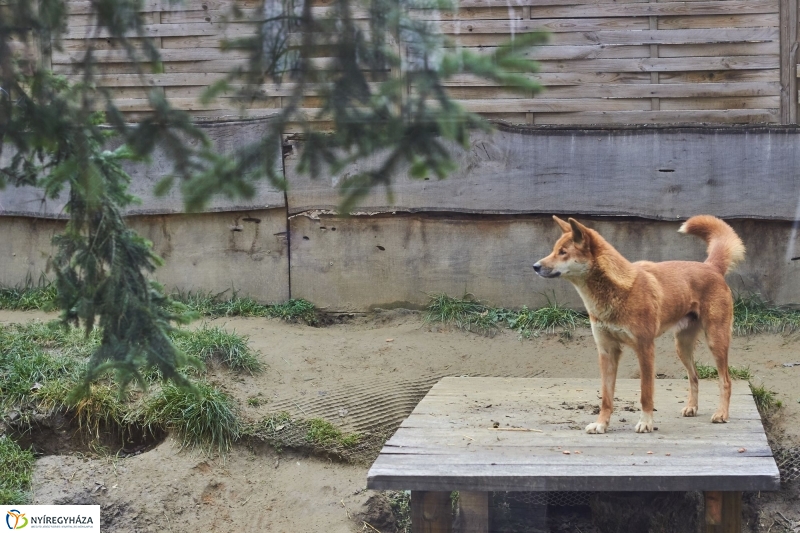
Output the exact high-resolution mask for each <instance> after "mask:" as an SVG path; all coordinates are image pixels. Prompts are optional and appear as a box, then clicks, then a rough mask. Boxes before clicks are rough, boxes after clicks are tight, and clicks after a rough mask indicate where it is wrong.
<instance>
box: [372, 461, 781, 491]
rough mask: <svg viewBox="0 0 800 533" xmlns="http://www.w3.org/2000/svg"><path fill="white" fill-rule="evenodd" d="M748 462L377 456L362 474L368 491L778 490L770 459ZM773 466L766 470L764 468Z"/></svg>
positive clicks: (775, 469)
mask: <svg viewBox="0 0 800 533" xmlns="http://www.w3.org/2000/svg"><path fill="white" fill-rule="evenodd" d="M753 462H754V464H753V465H752V466H747V467H746V466H737V469H736V470H731V469H726V466H725V465H714V466H705V467H699V466H698V465H691V466H685V467H679V466H670V467H665V468H651V467H650V466H648V465H645V464H642V465H631V466H626V467H622V466H616V465H611V466H605V465H595V466H594V467H593V468H591V469H587V468H581V467H578V468H574V467H572V466H569V465H542V464H535V465H512V466H504V465H486V464H484V465H468V467H464V468H460V469H457V468H455V466H454V465H437V464H426V465H420V466H417V465H408V464H407V462H406V461H402V462H400V463H387V458H386V457H384V456H380V457H378V459H377V460H376V461H375V463H374V464H373V466H372V468H370V471H369V473H368V475H367V487H368V488H370V489H373V490H403V489H408V487H412V490H439V491H445V490H473V491H596V490H603V491H615V490H627V491H679V490H680V491H684V490H716V489H719V488H726V489H730V490H743V491H756V490H778V487H779V486H780V474H779V472H778V468H777V466H775V461H774V459H772V458H766V457H756V458H753ZM770 468H771V469H772V470H774V471H770V470H769V469H770Z"/></svg>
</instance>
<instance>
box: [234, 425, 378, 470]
mask: <svg viewBox="0 0 800 533" xmlns="http://www.w3.org/2000/svg"><path fill="white" fill-rule="evenodd" d="M244 433H245V434H246V435H247V436H248V437H251V438H254V439H257V440H260V441H263V442H265V443H267V444H269V445H270V446H272V447H274V448H275V449H277V450H278V451H280V450H283V449H284V448H290V449H296V450H303V451H308V452H311V453H313V454H316V455H322V456H328V457H330V456H335V457H337V458H338V459H341V460H344V461H347V462H352V463H358V462H363V461H364V460H366V459H370V458H374V456H375V455H376V454H377V451H378V450H380V448H381V446H382V445H383V442H384V441H385V438H386V436H385V435H383V434H382V433H379V432H378V433H375V432H373V433H371V434H369V435H361V434H359V433H346V432H344V431H342V430H340V429H339V428H337V427H336V426H334V425H333V424H332V423H330V422H328V421H327V420H324V419H322V418H311V419H303V418H298V417H292V416H291V415H290V414H289V413H286V412H280V413H273V414H272V415H270V416H267V417H266V418H264V419H263V420H261V421H260V422H257V423H255V424H251V425H249V426H248V427H247V428H245V430H244Z"/></svg>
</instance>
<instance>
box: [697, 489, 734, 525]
mask: <svg viewBox="0 0 800 533" xmlns="http://www.w3.org/2000/svg"><path fill="white" fill-rule="evenodd" d="M704 495H705V504H706V505H705V507H706V513H705V515H706V533H740V532H741V530H742V493H741V492H723V491H707V492H705V493H704Z"/></svg>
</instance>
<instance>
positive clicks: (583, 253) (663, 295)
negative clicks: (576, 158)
mask: <svg viewBox="0 0 800 533" xmlns="http://www.w3.org/2000/svg"><path fill="white" fill-rule="evenodd" d="M553 220H555V221H556V223H558V225H559V226H560V227H561V230H562V231H563V232H564V234H563V235H562V236H561V238H559V239H558V241H557V242H556V244H555V246H554V247H553V252H552V253H551V254H550V255H548V256H547V257H545V258H544V259H542V260H541V261H539V262H537V263H536V264H535V265H533V269H534V270H535V271H536V273H537V274H539V275H540V276H542V277H544V278H555V277H559V276H560V277H563V278H564V279H566V280H567V281H569V282H570V283H572V284H573V285H574V286H575V288H576V289H577V290H578V294H580V296H581V299H582V300H583V303H584V305H585V306H586V310H587V311H588V312H589V319H590V321H591V323H592V335H593V336H594V340H595V343H596V344H597V351H598V352H599V355H600V376H601V379H602V405H601V408H600V414H599V416H598V417H597V421H596V422H594V423H592V424H589V425H588V426H586V432H587V433H605V431H606V428H607V427H608V423H609V421H610V419H611V412H612V410H613V407H614V405H613V404H614V384H615V382H616V379H617V366H618V363H619V358H620V355H621V353H622V346H630V347H631V348H633V350H634V351H635V352H636V356H637V358H638V359H639V369H640V370H641V380H642V385H641V388H642V394H641V401H642V414H641V416H640V417H639V422H638V423H637V424H636V432H637V433H649V432H651V431H653V388H654V387H655V378H656V370H655V362H654V355H655V350H654V341H655V339H656V337H659V336H660V335H662V334H663V333H665V332H666V331H667V330H668V329H670V328H674V329H675V348H676V349H677V351H678V357H680V359H681V362H682V363H683V365H684V366H685V367H686V372H687V373H688V375H689V400H688V402H687V403H686V407H684V408H683V410H682V411H681V413H682V414H683V416H695V415H696V414H697V370H696V369H695V366H694V345H695V341H696V340H697V337H698V335H699V334H700V332H701V331H702V332H703V333H704V334H705V338H706V342H707V343H708V347H709V349H710V350H711V353H712V355H713V356H714V360H715V362H716V365H717V371H718V372H719V391H720V394H719V406H718V407H717V410H716V412H715V413H714V415H713V416H712V417H711V421H712V422H727V420H728V406H729V405H730V398H731V379H730V376H728V346H729V345H730V340H731V326H732V324H733V297H732V296H731V291H730V289H729V288H728V285H727V284H726V283H725V278H724V276H725V274H726V273H727V272H728V270H729V269H730V268H731V267H733V266H734V265H735V264H736V263H738V262H739V261H741V260H742V259H744V252H745V249H744V244H742V241H741V239H739V237H738V236H737V235H736V233H735V232H734V231H733V229H732V228H731V227H730V226H729V225H728V224H726V223H725V222H723V221H722V220H720V219H718V218H715V217H713V216H710V215H700V216H696V217H692V218H690V219H689V220H687V221H686V222H685V223H684V224H683V225H682V226H681V227H680V229H679V230H678V231H679V232H681V233H688V234H690V235H696V236H698V237H700V238H701V239H703V240H704V241H706V243H707V244H708V258H707V259H706V261H705V262H704V263H698V262H696V261H664V262H661V263H651V262H648V261H638V262H636V263H631V262H629V261H628V260H627V259H625V258H624V257H623V256H622V254H620V253H619V252H618V251H617V250H615V249H614V247H613V246H611V245H610V244H609V243H608V242H607V241H606V240H605V239H603V237H601V236H600V234H599V233H598V232H596V231H595V230H592V229H589V228H587V227H586V226H584V225H582V224H581V223H579V222H578V221H576V220H575V219H572V218H570V219H569V222H564V221H563V220H561V219H560V218H558V217H555V216H554V217H553Z"/></svg>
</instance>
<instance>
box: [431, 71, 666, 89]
mask: <svg viewBox="0 0 800 533" xmlns="http://www.w3.org/2000/svg"><path fill="white" fill-rule="evenodd" d="M526 77H528V78H529V79H531V80H533V81H535V82H537V83H539V84H541V85H544V86H548V87H549V86H562V85H578V86H582V85H587V84H602V85H606V84H628V83H631V84H649V83H650V76H649V75H648V74H645V73H636V72H548V73H545V74H529V75H526ZM442 85H444V86H445V87H497V86H500V84H499V83H498V82H496V81H494V80H489V79H486V78H481V77H478V76H474V75H472V74H456V75H454V76H452V77H450V78H447V79H444V80H443V81H442Z"/></svg>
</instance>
